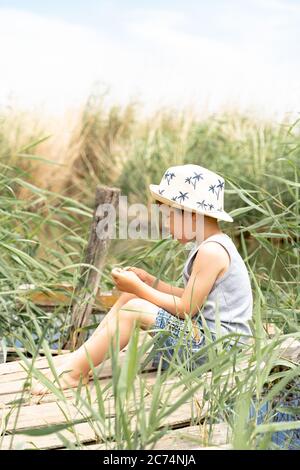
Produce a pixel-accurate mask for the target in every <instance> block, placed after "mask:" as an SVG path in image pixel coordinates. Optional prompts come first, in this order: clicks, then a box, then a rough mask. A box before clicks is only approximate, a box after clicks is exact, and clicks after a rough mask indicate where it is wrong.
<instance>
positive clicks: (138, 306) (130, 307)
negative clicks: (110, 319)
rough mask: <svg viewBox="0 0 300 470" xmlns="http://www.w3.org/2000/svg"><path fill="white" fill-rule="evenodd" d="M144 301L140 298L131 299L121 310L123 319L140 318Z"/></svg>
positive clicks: (120, 313)
mask: <svg viewBox="0 0 300 470" xmlns="http://www.w3.org/2000/svg"><path fill="white" fill-rule="evenodd" d="M142 304H143V300H142V299H139V298H138V297H136V298H132V299H129V300H128V301H127V302H126V303H125V304H124V305H123V306H122V307H121V308H120V310H119V315H120V316H121V317H122V318H130V319H133V318H138V317H139V316H140V314H141V313H142V310H143V309H142Z"/></svg>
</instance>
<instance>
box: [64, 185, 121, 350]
mask: <svg viewBox="0 0 300 470" xmlns="http://www.w3.org/2000/svg"><path fill="white" fill-rule="evenodd" d="M119 194H120V190H119V189H118V188H109V187H105V186H98V187H97V188H96V200H95V210H94V215H93V220H92V225H91V231H90V236H89V241H88V245H87V249H86V253H85V258H84V264H86V265H89V266H82V269H81V272H80V280H79V283H78V285H77V287H76V289H75V298H76V299H77V300H76V303H75V305H74V307H73V312H72V318H71V328H70V332H69V338H68V340H67V343H66V345H65V347H66V348H67V349H71V350H72V349H75V348H77V347H79V346H81V345H82V343H83V342H84V339H85V336H86V333H85V332H84V331H82V328H83V327H85V326H86V325H87V324H88V321H89V318H90V315H91V312H92V308H93V304H94V300H95V297H96V295H97V293H98V289H99V283H100V279H101V274H102V269H103V265H104V261H105V256H106V254H107V251H108V247H109V245H110V240H111V238H110V237H109V236H108V237H101V233H100V228H101V222H102V224H104V222H105V220H106V221H108V213H107V212H105V211H104V210H103V207H102V205H103V204H110V205H111V206H112V207H113V208H114V209H116V208H117V206H118V202H119ZM99 223H100V224H99ZM110 224H114V226H115V221H114V220H111V222H110ZM104 225H105V224H104ZM110 226H111V225H110ZM107 227H108V225H106V230H107ZM102 233H103V232H102ZM94 268H96V269H94Z"/></svg>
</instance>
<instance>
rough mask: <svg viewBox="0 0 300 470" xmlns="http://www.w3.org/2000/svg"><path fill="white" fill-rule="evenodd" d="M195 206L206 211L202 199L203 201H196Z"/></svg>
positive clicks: (205, 205)
mask: <svg viewBox="0 0 300 470" xmlns="http://www.w3.org/2000/svg"><path fill="white" fill-rule="evenodd" d="M197 204H198V207H201V209H204V210H206V207H207V204H206V202H205V199H203V201H201V202H200V201H197Z"/></svg>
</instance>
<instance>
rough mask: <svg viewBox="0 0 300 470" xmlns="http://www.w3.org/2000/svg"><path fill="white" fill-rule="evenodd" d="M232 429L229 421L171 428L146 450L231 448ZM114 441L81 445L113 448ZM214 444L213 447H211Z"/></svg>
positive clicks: (98, 448)
mask: <svg viewBox="0 0 300 470" xmlns="http://www.w3.org/2000/svg"><path fill="white" fill-rule="evenodd" d="M230 438H231V430H230V427H229V425H228V424H227V423H217V424H213V425H212V426H211V427H210V429H209V435H208V428H207V426H206V425H205V424H204V425H203V424H198V425H196V426H186V427H182V428H179V429H171V430H169V431H168V432H166V434H165V435H164V436H163V437H162V438H161V439H159V440H158V441H157V442H156V443H155V445H153V444H149V445H147V446H146V447H145V449H144V450H151V449H153V450H166V449H168V450H203V449H219V448H230V447H231V445H230V444H229V442H230ZM115 446H116V443H115V442H114V441H112V442H106V443H105V444H91V445H86V444H85V445H83V446H82V447H80V448H81V449H84V450H110V449H111V450H112V449H114V448H115ZM211 446H213V447H211Z"/></svg>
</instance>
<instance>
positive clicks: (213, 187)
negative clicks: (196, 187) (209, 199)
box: [208, 184, 216, 194]
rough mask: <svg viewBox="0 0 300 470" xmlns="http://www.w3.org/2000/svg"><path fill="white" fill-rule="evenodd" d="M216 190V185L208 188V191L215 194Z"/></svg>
mask: <svg viewBox="0 0 300 470" xmlns="http://www.w3.org/2000/svg"><path fill="white" fill-rule="evenodd" d="M215 189H216V185H215V184H211V185H210V187H209V188H208V191H211V192H212V193H213V194H215Z"/></svg>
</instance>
